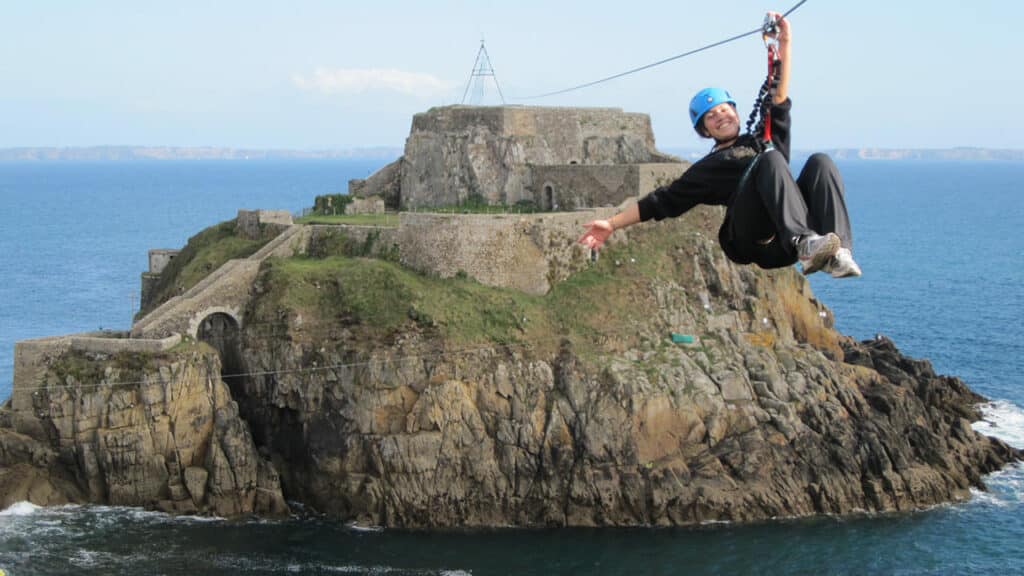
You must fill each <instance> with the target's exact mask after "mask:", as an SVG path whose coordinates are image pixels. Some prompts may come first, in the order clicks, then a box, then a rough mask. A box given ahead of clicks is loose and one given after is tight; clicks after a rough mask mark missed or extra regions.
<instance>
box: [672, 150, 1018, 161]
mask: <svg viewBox="0 0 1024 576" xmlns="http://www.w3.org/2000/svg"><path fill="white" fill-rule="evenodd" d="M665 151H666V152H670V153H672V154H675V155H677V156H680V157H681V158H684V159H687V160H695V159H697V158H701V157H703V156H704V155H705V154H707V150H695V149H689V148H676V149H673V148H666V149H665ZM819 151H820V152H825V153H827V154H829V155H830V156H832V157H833V158H836V159H839V160H946V161H982V160H999V161H1024V149H1010V148H973V147H958V148H824V149H822V150H799V149H798V150H794V151H793V155H794V156H807V155H810V154H811V153H813V152H819Z"/></svg>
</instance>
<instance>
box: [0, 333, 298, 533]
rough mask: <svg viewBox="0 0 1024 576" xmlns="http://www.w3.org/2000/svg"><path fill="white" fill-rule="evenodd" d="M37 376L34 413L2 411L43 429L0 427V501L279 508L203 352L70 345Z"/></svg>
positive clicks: (207, 509)
mask: <svg viewBox="0 0 1024 576" xmlns="http://www.w3.org/2000/svg"><path fill="white" fill-rule="evenodd" d="M41 382H42V385H41V386H39V388H38V389H36V390H34V391H31V396H32V399H31V400H32V401H31V404H32V409H31V411H21V412H22V413H20V414H14V415H13V416H15V417H13V418H11V419H10V420H13V421H15V422H18V423H19V426H20V427H21V428H23V429H24V430H25V431H28V432H31V431H43V433H42V434H41V435H40V436H37V437H32V436H29V435H26V434H23V433H20V432H19V431H17V430H14V429H12V428H13V427H5V428H0V467H2V468H0V488H3V489H2V490H0V493H2V494H3V502H0V505H8V504H10V503H11V502H13V501H17V500H29V501H31V502H34V503H36V504H43V505H46V504H56V503H62V502H92V503H103V504H113V505H125V506H145V507H149V508H156V509H161V510H166V511H169V512H187V513H196V512H201V513H209V514H216V515H222V516H236V515H239V514H268V515H274V514H281V513H285V512H286V511H287V506H286V504H285V503H284V498H283V497H282V495H281V491H280V484H279V482H278V479H277V475H276V473H275V472H274V471H273V466H272V465H271V464H270V463H269V462H267V461H266V460H265V459H264V458H262V457H260V456H259V454H258V453H257V450H256V446H255V444H254V443H253V441H252V438H251V435H250V433H249V429H248V427H247V426H246V424H245V423H244V422H243V421H242V420H241V418H239V416H238V407H237V404H235V402H234V401H233V400H232V399H231V394H230V391H229V390H228V388H227V385H226V384H224V382H223V381H221V379H220V362H219V360H218V358H217V355H216V353H215V352H214V351H213V350H212V349H209V348H207V347H205V346H201V347H196V346H194V347H192V348H191V349H189V350H187V351H183V352H178V353H173V352H172V353H165V354H154V355H144V354H139V355H134V356H128V355H110V356H108V355H102V354H88V353H83V352H80V351H68V352H66V353H65V354H63V355H62V356H60V357H58V358H55V359H53V360H52V361H51V362H50V364H49V365H48V369H47V371H46V373H45V375H44V376H43V380H42V381H41ZM26 393H27V392H26ZM4 410H5V411H11V410H12V408H11V407H10V406H7V407H5V408H4Z"/></svg>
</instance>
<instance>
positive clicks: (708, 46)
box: [516, 0, 807, 100]
mask: <svg viewBox="0 0 1024 576" xmlns="http://www.w3.org/2000/svg"><path fill="white" fill-rule="evenodd" d="M804 2H807V0H800V2H797V4H796V5H795V6H793V7H792V8H790V9H789V10H787V11H786V12H785V13H783V14H782V17H783V18H785V17H786V16H789V15H790V14H792V13H793V12H794V11H795V10H796V9H797V8H799V7H800V6H802V5H803V4H804ZM762 32H764V28H763V27H759V28H757V29H755V30H751V31H749V32H744V33H742V34H737V35H736V36H733V37H731V38H726V39H725V40H719V41H718V42H715V43H713V44H708V45H707V46H701V47H700V48H697V49H695V50H690V51H689V52H683V53H682V54H677V55H675V56H670V57H668V58H665V59H664V60H658V61H657V62H652V63H650V64H646V65H644V66H640V67H638V68H633V69H632V70H626V71H625V72H620V73H618V74H615V75H614V76H608V77H607V78H601V79H600V80H594V81H593V82H587V83H586V84H580V85H578V86H573V87H571V88H565V89H563V90H556V91H554V92H546V93H544V94H537V95H536V96H525V97H522V98H516V100H535V99H538V98H547V97H548V96H556V95H558V94H565V93H566V92H572V91H574V90H580V89H582V88H589V87H590V86H594V85H597V84H601V83H604V82H608V81H611V80H615V79H616V78H622V77H623V76H629V75H630V74H635V73H637V72H641V71H643V70H647V69H649V68H654V67H655V66H661V65H662V64H666V63H668V62H672V61H673V60H679V59H680V58H683V57H686V56H690V55H692V54H696V53H698V52H703V51H704V50H710V49H711V48H715V47H716V46H721V45H723V44H728V43H729V42H733V41H735V40H739V39H740V38H746V37H747V36H752V35H754V34H759V33H762Z"/></svg>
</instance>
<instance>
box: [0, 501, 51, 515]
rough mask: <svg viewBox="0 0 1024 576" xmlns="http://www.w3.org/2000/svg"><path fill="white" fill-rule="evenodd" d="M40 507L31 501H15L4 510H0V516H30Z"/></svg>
mask: <svg viewBox="0 0 1024 576" xmlns="http://www.w3.org/2000/svg"><path fill="white" fill-rule="evenodd" d="M40 508H41V506H36V505H35V504H33V503H31V502H25V501H21V502H15V503H14V504H11V506H10V507H9V508H7V509H6V510H3V511H0V516H30V515H32V514H35V513H36V511H37V510H39V509H40Z"/></svg>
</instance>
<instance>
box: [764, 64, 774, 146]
mask: <svg viewBox="0 0 1024 576" xmlns="http://www.w3.org/2000/svg"><path fill="white" fill-rule="evenodd" d="M776 58H777V56H776V53H775V46H774V45H773V44H769V45H768V95H767V96H766V98H767V102H765V103H764V105H763V106H764V142H765V144H771V142H772V104H774V103H775V87H776V86H775V84H776V80H775V60H776Z"/></svg>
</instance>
